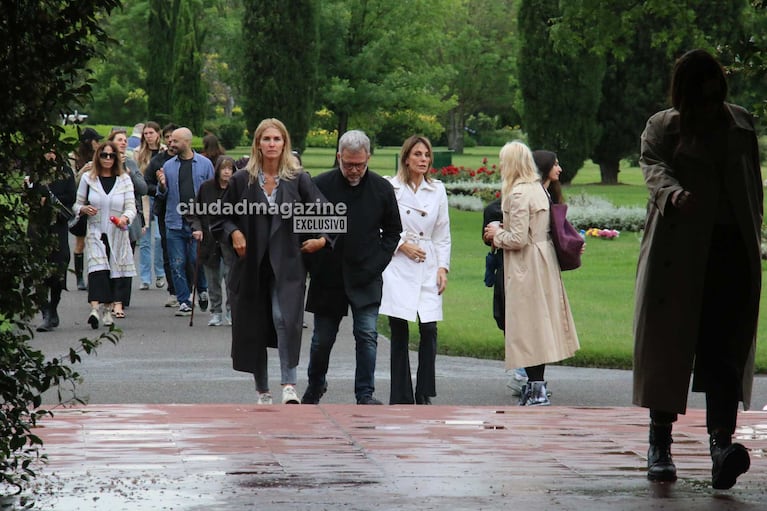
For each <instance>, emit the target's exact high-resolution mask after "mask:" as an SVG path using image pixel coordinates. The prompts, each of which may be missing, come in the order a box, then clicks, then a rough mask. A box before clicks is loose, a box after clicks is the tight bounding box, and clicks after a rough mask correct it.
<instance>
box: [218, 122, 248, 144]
mask: <svg viewBox="0 0 767 511" xmlns="http://www.w3.org/2000/svg"><path fill="white" fill-rule="evenodd" d="M243 138H245V121H238V120H230V121H229V122H223V123H221V125H220V126H219V127H218V139H219V140H220V141H221V145H223V146H224V148H225V149H227V150H229V149H234V148H235V147H237V146H240V145H242V141H243Z"/></svg>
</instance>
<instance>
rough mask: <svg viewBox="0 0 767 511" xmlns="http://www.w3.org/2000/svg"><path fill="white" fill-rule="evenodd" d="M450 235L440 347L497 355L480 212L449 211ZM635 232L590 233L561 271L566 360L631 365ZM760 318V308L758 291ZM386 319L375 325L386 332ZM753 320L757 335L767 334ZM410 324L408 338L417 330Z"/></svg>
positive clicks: (761, 365)
mask: <svg viewBox="0 0 767 511" xmlns="http://www.w3.org/2000/svg"><path fill="white" fill-rule="evenodd" d="M450 222H451V234H452V241H453V250H452V260H451V270H450V275H449V284H448V289H447V291H446V293H445V297H444V313H445V319H444V321H442V322H441V323H440V324H439V349H440V353H445V354H451V355H466V356H474V357H480V358H493V359H503V336H502V334H501V331H500V330H498V328H497V326H496V325H495V321H494V320H493V317H492V289H491V288H488V287H485V285H484V283H483V275H484V256H485V254H486V253H487V248H486V247H485V245H484V244H483V243H482V240H481V238H480V231H481V226H482V214H481V212H469V211H459V210H455V209H451V210H450ZM639 241H640V237H639V234H638V233H631V232H627V233H622V234H621V235H620V237H619V238H617V239H614V240H602V239H596V238H589V240H588V241H587V247H586V253H585V254H584V257H583V265H582V266H581V268H579V269H578V270H574V271H568V272H563V273H562V278H563V280H564V283H565V288H566V289H567V294H568V297H569V299H570V305H571V307H572V310H573V317H574V319H575V324H576V328H577V330H578V336H579V338H580V342H581V349H580V350H579V351H578V352H577V354H576V355H575V357H574V358H572V359H570V360H568V361H566V362H565V363H567V364H572V365H580V366H595V367H616V368H630V367H631V358H632V350H633V338H632V333H631V331H632V321H633V312H634V311H633V307H634V277H635V272H636V261H637V255H638V253H639ZM761 307H762V311H761V314H760V315H761V317H762V318H764V317H767V316H765V313H767V297H764V296H763V298H762V303H761ZM385 323H386V322H385V321H384V320H382V321H381V322H380V323H379V325H380V326H381V331H382V332H388V327H387V325H386V324H385ZM766 330H767V327H765V324H764V322H762V323H761V324H760V328H759V335H758V338H759V339H764V337H765V335H767V331H766ZM416 332H417V331H416V329H415V328H414V325H411V342H416V341H417V333H416ZM757 367H758V369H759V371H760V372H767V347H766V346H765V345H764V343H763V342H761V343H760V345H759V347H758V349H757Z"/></svg>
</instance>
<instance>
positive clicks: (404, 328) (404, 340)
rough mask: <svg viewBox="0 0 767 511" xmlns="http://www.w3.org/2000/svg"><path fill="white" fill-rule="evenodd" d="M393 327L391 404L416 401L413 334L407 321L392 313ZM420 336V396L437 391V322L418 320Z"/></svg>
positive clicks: (390, 325) (391, 325)
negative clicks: (411, 360) (411, 353)
mask: <svg viewBox="0 0 767 511" xmlns="http://www.w3.org/2000/svg"><path fill="white" fill-rule="evenodd" d="M389 327H390V329H391V391H390V394H389V404H392V405H394V404H413V403H415V399H414V396H413V383H412V375H411V372H410V354H409V349H408V340H409V337H410V333H409V329H408V324H407V321H406V320H404V319H399V318H392V317H389ZM418 330H419V333H420V335H421V340H420V342H419V344H418V371H417V374H416V386H415V393H416V394H417V395H419V396H426V397H434V396H436V395H437V390H436V388H437V384H436V374H435V372H436V371H435V364H436V360H437V322H436V321H432V322H430V323H421V321H420V319H419V321H418Z"/></svg>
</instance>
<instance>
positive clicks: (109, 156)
mask: <svg viewBox="0 0 767 511" xmlns="http://www.w3.org/2000/svg"><path fill="white" fill-rule="evenodd" d="M99 158H101V159H102V160H114V159H115V158H117V155H116V154H115V153H106V152H104V153H99Z"/></svg>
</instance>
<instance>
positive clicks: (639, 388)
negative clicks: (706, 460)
mask: <svg viewBox="0 0 767 511" xmlns="http://www.w3.org/2000/svg"><path fill="white" fill-rule="evenodd" d="M726 95H727V82H726V80H725V74H724V71H723V70H722V67H721V65H720V64H719V63H718V62H717V61H716V60H715V59H714V57H712V56H711V55H710V54H709V53H707V52H705V51H703V50H692V51H690V52H688V53H686V54H684V55H683V56H682V57H680V59H679V60H678V61H677V63H676V65H675V67H674V73H673V78H672V84H671V103H672V105H673V108H670V109H668V110H663V111H661V112H658V113H656V114H655V115H653V116H652V117H650V119H649V120H648V121H647V126H646V128H645V131H644V133H643V134H642V139H641V156H640V166H641V168H642V172H643V174H644V177H645V182H646V183H647V188H648V190H649V192H650V196H649V203H648V208H647V219H646V221H645V230H644V236H643V238H642V245H641V247H640V253H639V264H638V268H637V282H636V309H635V314H634V341H635V346H634V404H636V405H639V406H643V407H646V408H649V409H650V435H649V437H650V438H649V444H650V445H649V450H648V453H647V468H648V470H647V478H648V479H650V480H651V481H665V482H671V481H674V480H676V477H677V476H676V466H675V465H674V463H673V460H672V458H671V450H670V448H671V443H672V440H671V429H672V424H673V422H674V421H676V419H677V414H680V413H685V411H686V408H687V394H688V389H689V384H690V374H691V372H694V378H693V383H692V390H693V391H696V392H705V394H706V429H707V431H708V433H709V441H710V454H711V458H712V474H711V475H712V480H711V484H712V486H713V487H714V488H716V489H727V488H730V487H732V486H733V485H734V484H735V481H736V479H737V477H738V476H739V475H740V474H742V473H744V472H746V471H747V470H748V468H749V466H750V460H749V455H748V451H747V450H746V448H745V447H744V446H742V445H740V444H737V443H735V444H734V443H732V435H733V434H734V433H735V427H736V421H737V414H738V403H739V401H742V402H743V405H744V408H746V409H747V408H748V405H749V399H750V393H751V384H752V380H753V355H754V348H755V336H756V326H757V315H758V312H759V296H760V289H761V273H762V272H761V260H760V247H759V245H760V226H761V223H762V196H763V191H762V178H761V170H760V163H759V150H758V144H757V139H756V133H755V131H754V123H753V121H752V119H751V116H750V115H749V114H748V112H746V111H745V110H744V109H742V108H740V107H739V106H736V105H731V104H729V103H725V101H724V100H725V97H726Z"/></svg>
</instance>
